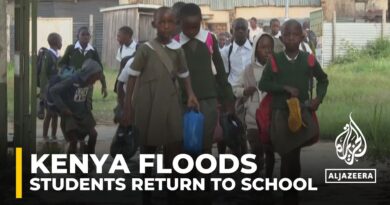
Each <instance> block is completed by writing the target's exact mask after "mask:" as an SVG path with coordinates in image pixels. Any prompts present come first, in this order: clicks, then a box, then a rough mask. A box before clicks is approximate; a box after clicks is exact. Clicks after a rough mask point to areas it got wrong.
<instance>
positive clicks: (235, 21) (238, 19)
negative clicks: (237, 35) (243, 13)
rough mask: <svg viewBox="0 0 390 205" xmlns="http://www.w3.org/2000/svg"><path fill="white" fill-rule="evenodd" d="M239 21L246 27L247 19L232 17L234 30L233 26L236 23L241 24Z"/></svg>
mask: <svg viewBox="0 0 390 205" xmlns="http://www.w3.org/2000/svg"><path fill="white" fill-rule="evenodd" d="M241 23H242V24H244V25H246V27H248V21H247V20H245V19H244V18H236V19H234V21H233V23H232V29H233V30H234V28H235V26H236V25H237V24H241Z"/></svg>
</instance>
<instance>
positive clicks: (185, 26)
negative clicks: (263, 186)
mask: <svg viewBox="0 0 390 205" xmlns="http://www.w3.org/2000/svg"><path fill="white" fill-rule="evenodd" d="M201 22H202V14H201V9H200V8H199V6H197V5H196V4H192V3H189V4H184V3H183V4H181V5H180V6H179V7H174V8H172V9H171V8H168V7H160V8H159V9H157V10H156V11H155V13H154V16H153V22H152V26H153V28H155V29H156V31H157V36H156V38H155V39H152V40H150V41H147V42H145V43H143V44H142V45H141V44H140V45H138V44H137V43H136V42H135V41H134V40H133V39H132V35H133V31H132V30H131V28H129V27H127V26H125V27H122V28H121V29H119V31H118V35H117V40H118V42H119V43H120V45H121V46H120V48H119V49H118V53H117V55H116V59H117V60H118V61H120V62H121V69H120V72H119V74H118V78H117V83H116V85H115V91H116V92H117V93H118V108H119V109H120V110H121V111H122V112H121V113H122V114H121V115H120V116H119V117H118V118H117V119H116V122H118V123H120V124H121V125H123V126H129V125H133V126H135V127H137V129H138V130H139V143H140V152H141V153H142V154H145V153H147V154H153V153H156V151H157V149H158V148H159V147H161V146H162V147H163V148H164V149H163V152H164V158H165V160H164V162H165V163H166V165H167V166H169V165H171V164H172V163H171V162H172V160H173V158H174V157H175V156H176V155H178V154H179V153H181V152H182V141H183V124H182V123H183V120H182V119H183V110H185V109H186V107H188V108H193V109H196V110H198V111H199V112H201V113H202V114H203V115H204V119H205V120H204V135H203V150H202V153H211V149H212V144H213V136H214V131H215V128H216V126H217V122H218V120H219V119H218V116H219V113H227V114H230V115H242V121H243V122H244V124H245V125H246V126H245V127H246V135H245V136H244V137H243V140H242V145H241V151H240V152H239V153H240V154H244V153H245V152H246V148H245V147H246V143H247V140H248V141H249V145H250V150H251V152H253V153H254V154H256V156H257V157H256V160H257V163H258V167H259V175H260V172H263V167H264V166H265V167H266V168H265V176H266V177H272V175H273V167H274V160H275V159H274V152H277V153H278V154H279V155H280V156H281V175H282V177H287V178H291V179H294V178H297V177H299V176H300V169H301V168H300V149H301V148H302V147H303V146H304V145H306V144H307V142H308V141H310V140H311V139H312V137H313V135H314V134H313V133H316V130H318V125H317V124H316V122H315V121H313V118H312V114H313V112H314V111H315V110H317V109H318V107H319V105H320V103H321V102H322V101H323V99H324V97H325V94H326V91H327V86H328V79H327V75H326V74H325V73H324V71H323V70H322V69H321V66H320V65H319V63H318V62H317V61H315V60H314V62H313V63H309V62H308V59H309V53H308V52H306V51H302V48H301V50H300V45H301V44H302V42H303V40H304V30H303V29H302V25H301V24H300V23H299V22H297V21H296V20H288V21H286V22H285V23H284V24H283V26H280V22H279V21H278V20H277V19H273V20H272V21H271V31H272V32H271V33H270V34H268V33H262V32H259V33H258V34H257V35H255V36H254V38H253V41H250V40H249V39H250V38H249V32H248V31H249V28H248V21H247V20H245V19H242V18H237V19H235V20H234V22H233V24H232V40H231V41H229V43H226V42H224V43H219V42H218V40H217V38H216V37H215V35H214V34H212V33H211V32H209V31H206V30H204V29H202V28H201ZM280 27H282V29H281V32H280ZM89 40H90V33H89V32H88V29H87V28H84V27H83V28H81V29H80V30H79V32H78V41H77V42H76V43H75V44H74V45H70V46H68V47H67V49H66V51H65V53H64V55H63V57H62V58H61V60H59V57H58V50H59V49H61V37H60V36H59V35H58V34H50V35H49V38H48V42H49V45H50V49H48V51H47V52H46V55H45V59H46V61H45V63H44V65H45V66H44V67H45V69H44V72H42V73H41V75H40V76H41V79H43V80H41V85H40V86H41V90H42V91H41V94H42V98H49V97H50V98H51V100H47V101H50V102H51V103H52V104H53V105H55V107H56V108H57V112H55V111H53V110H51V109H50V108H51V107H50V106H47V109H48V110H47V114H46V117H47V119H48V120H46V119H45V123H44V137H45V138H48V137H47V133H48V132H47V130H48V127H49V123H50V119H52V125H53V126H52V131H53V130H55V126H54V124H56V123H57V122H56V114H55V113H59V114H60V116H61V129H62V131H63V134H64V136H65V138H66V139H67V141H68V142H69V143H70V147H69V150H68V153H75V152H76V147H77V142H79V141H80V140H81V141H82V140H83V138H85V136H87V135H88V136H89V138H88V143H87V145H86V152H87V153H94V147H95V144H96V138H97V132H96V130H95V125H96V122H95V120H94V118H93V115H92V90H93V84H94V83H95V82H96V81H97V80H100V81H101V83H102V94H103V96H106V95H107V87H106V83H105V78H104V74H103V67H102V64H101V62H100V59H99V56H98V54H97V52H96V49H95V48H94V47H92V46H91V45H90V44H89V43H88V42H89ZM223 44H225V46H223ZM229 44H230V45H229ZM57 62H58V66H57ZM271 62H273V63H271ZM64 66H68V67H73V68H74V69H75V70H76V71H78V72H77V74H76V75H73V76H72V77H71V78H67V79H65V80H63V81H60V82H59V83H55V84H54V85H50V82H49V81H50V80H48V79H49V78H50V76H52V75H53V73H55V72H53V69H58V67H60V68H62V67H64ZM313 77H315V78H316V80H317V85H316V94H317V96H316V97H315V98H313V97H312V95H310V93H311V88H312V87H314V86H313V85H312V84H313V83H312V82H313V81H312V78H313ZM44 78H46V80H45V79H44ZM42 82H43V83H42ZM45 84H46V85H45ZM46 95H47V96H46ZM266 95H272V103H271V108H272V113H271V124H270V138H271V143H270V144H264V143H262V142H261V141H260V138H259V132H261V130H259V127H258V124H257V122H256V110H257V109H258V108H259V105H260V103H261V101H262V100H263V99H264V98H265V96H266ZM292 97H296V98H298V100H299V102H300V104H301V112H302V119H303V121H304V123H305V126H306V127H302V128H301V129H300V130H299V131H298V132H296V133H293V132H291V131H290V130H289V126H288V119H289V108H288V105H287V103H286V100H288V99H289V98H292ZM47 104H50V103H47ZM240 106H242V107H243V109H242V110H243V111H241V108H240ZM316 126H317V127H316ZM55 135H56V133H55V131H53V132H52V136H53V137H55ZM221 144H222V143H221ZM221 150H222V149H221ZM221 150H220V151H221ZM264 155H265V158H264V157H263V156H264ZM264 161H265V162H264ZM146 175H149V176H150V175H151V170H149V172H148V173H147V174H146ZM261 176H264V175H261ZM149 194H150V193H149ZM143 199H144V204H148V203H150V195H148V193H145V195H144V197H143ZM170 199H172V200H173V201H174V197H171V198H170ZM298 201H299V200H298V195H297V192H295V191H291V192H286V193H285V194H284V203H285V204H290V205H291V204H298ZM172 203H173V202H172Z"/></svg>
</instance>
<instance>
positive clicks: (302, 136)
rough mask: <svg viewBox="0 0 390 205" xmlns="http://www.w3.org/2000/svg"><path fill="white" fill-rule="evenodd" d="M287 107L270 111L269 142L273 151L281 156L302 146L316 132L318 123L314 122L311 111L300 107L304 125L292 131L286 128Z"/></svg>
mask: <svg viewBox="0 0 390 205" xmlns="http://www.w3.org/2000/svg"><path fill="white" fill-rule="evenodd" d="M288 115H289V111H288V109H276V110H273V111H272V118H271V142H272V145H273V146H274V149H275V151H276V152H277V153H278V154H279V155H280V156H282V157H283V155H284V154H287V153H289V152H291V151H292V150H294V149H296V148H299V147H302V146H304V144H305V143H307V142H308V141H310V140H311V139H312V138H313V137H314V136H315V135H316V134H317V133H318V125H317V124H316V123H314V121H313V118H312V115H311V112H310V111H309V110H308V109H305V108H303V109H302V120H303V122H304V123H305V125H306V127H304V126H302V128H301V129H300V130H299V131H298V132H296V133H292V132H291V131H290V129H289V128H288Z"/></svg>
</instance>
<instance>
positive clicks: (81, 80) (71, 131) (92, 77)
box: [49, 59, 103, 154]
mask: <svg viewBox="0 0 390 205" xmlns="http://www.w3.org/2000/svg"><path fill="white" fill-rule="evenodd" d="M102 73H103V69H102V67H101V65H100V64H99V63H98V62H96V61H94V60H92V59H87V60H85V61H84V63H83V65H82V67H81V68H80V71H79V72H77V73H75V74H74V75H72V76H70V77H68V78H66V79H64V80H62V81H59V82H57V83H55V84H54V85H52V87H50V88H49V93H50V96H51V100H52V102H53V104H54V106H55V108H56V109H58V111H59V112H60V113H61V114H60V115H61V129H62V132H63V133H64V137H65V139H66V140H67V141H68V142H69V148H68V154H75V153H76V152H77V143H78V141H79V140H83V139H84V138H85V137H86V136H87V135H88V137H89V138H88V143H87V147H86V150H84V153H86V154H94V153H95V145H96V138H97V132H96V130H95V126H96V122H95V119H94V117H93V115H92V112H91V110H90V109H89V108H88V105H87V103H86V102H87V100H88V99H87V94H88V90H89V88H90V86H92V85H93V84H94V83H95V82H96V81H97V80H99V79H101V75H102Z"/></svg>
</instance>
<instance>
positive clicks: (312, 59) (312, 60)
mask: <svg viewBox="0 0 390 205" xmlns="http://www.w3.org/2000/svg"><path fill="white" fill-rule="evenodd" d="M307 65H308V66H309V72H310V78H309V92H310V93H309V95H310V96H309V97H310V99H313V89H314V79H313V69H314V67H315V65H316V57H315V56H314V55H313V54H309V56H307Z"/></svg>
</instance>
